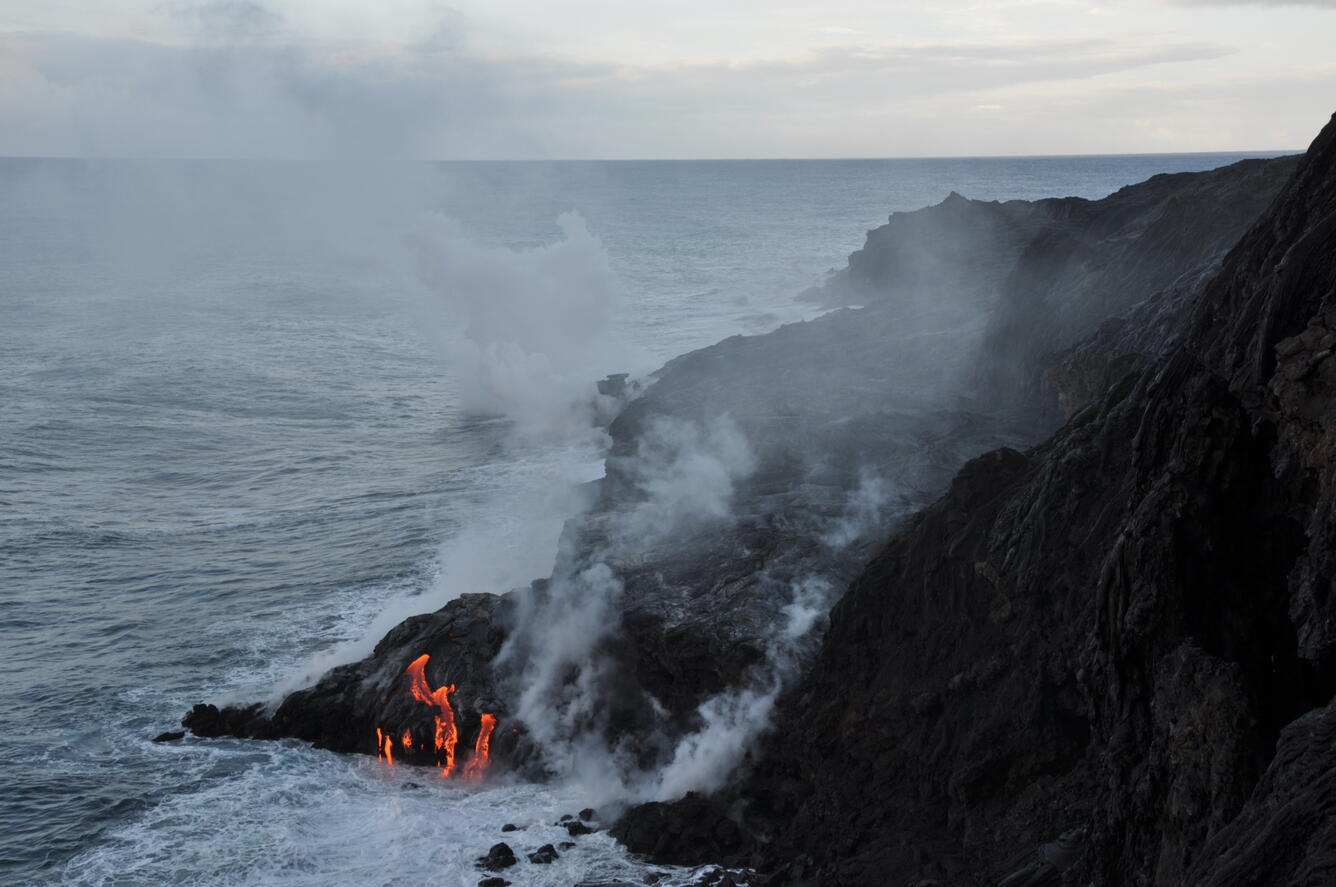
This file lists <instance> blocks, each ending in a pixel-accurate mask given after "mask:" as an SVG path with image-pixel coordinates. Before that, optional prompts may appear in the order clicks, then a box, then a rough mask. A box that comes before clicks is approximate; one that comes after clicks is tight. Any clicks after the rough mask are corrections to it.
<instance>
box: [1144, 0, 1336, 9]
mask: <svg viewBox="0 0 1336 887" xmlns="http://www.w3.org/2000/svg"><path fill="white" fill-rule="evenodd" d="M1160 2H1161V3H1163V4H1164V5H1165V6H1316V7H1319V8H1325V9H1336V0H1160Z"/></svg>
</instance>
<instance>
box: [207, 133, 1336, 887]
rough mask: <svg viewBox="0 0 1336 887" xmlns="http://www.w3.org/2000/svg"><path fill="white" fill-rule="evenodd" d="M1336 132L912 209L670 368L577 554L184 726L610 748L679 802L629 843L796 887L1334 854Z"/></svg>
mask: <svg viewBox="0 0 1336 887" xmlns="http://www.w3.org/2000/svg"><path fill="white" fill-rule="evenodd" d="M1333 143H1336V131H1334V130H1333V128H1332V127H1329V128H1328V130H1326V131H1324V133H1323V135H1322V136H1320V137H1319V139H1318V140H1317V142H1315V143H1314V146H1313V148H1312V149H1310V151H1309V153H1308V154H1307V155H1305V156H1304V157H1303V158H1302V159H1300V158H1278V159H1276V160H1269V161H1244V162H1242V163H1239V164H1234V165H1232V166H1229V167H1224V168H1222V169H1219V170H1213V171H1211V172H1207V173H1185V174H1178V175H1171V176H1156V177H1154V178H1152V179H1150V180H1149V181H1147V182H1145V183H1141V184H1139V185H1133V186H1129V187H1127V188H1124V189H1122V190H1121V191H1119V192H1117V193H1116V194H1114V195H1111V196H1110V197H1108V198H1105V199H1103V200H1099V201H1087V200H1079V199H1076V198H1066V199H1054V200H1044V201H1034V202H1024V201H1012V202H1008V203H983V202H978V201H971V200H967V199H965V198H963V197H960V196H959V195H954V194H953V195H951V196H950V197H948V198H947V200H945V201H944V202H943V203H941V204H939V205H938V206H935V207H930V208H928V209H924V210H920V211H918V212H915V213H897V214H896V215H895V216H892V217H891V219H890V221H889V222H888V224H887V225H886V226H883V227H882V228H879V229H876V230H874V231H872V232H869V235H868V241H867V245H866V246H865V248H864V249H863V250H861V251H859V252H858V253H855V254H854V255H852V256H851V257H850V260H849V265H848V268H846V269H845V270H844V271H842V272H841V273H839V274H837V275H836V276H835V277H834V278H833V279H832V280H831V282H830V283H829V284H828V285H827V287H825V288H824V289H823V290H822V291H821V292H819V293H817V294H815V295H814V298H817V299H819V300H821V301H822V302H824V303H826V304H828V305H832V306H834V305H840V304H844V305H850V304H857V305H861V306H863V307H861V308H859V309H857V310H851V309H843V310H836V311H833V312H831V313H829V314H826V315H823V316H822V317H820V318H818V319H816V320H813V321H809V322H807V323H803V324H794V325H790V326H787V327H783V328H781V329H779V330H777V331H775V332H773V333H771V334H768V335H765V336H757V337H746V338H744V337H735V338H733V339H729V340H726V341H724V342H721V343H719V344H717V345H715V346H712V347H710V348H706V349H702V350H701V351H698V352H693V353H692V354H689V355H685V356H683V357H681V358H678V359H677V360H675V361H672V362H670V363H669V364H668V365H666V366H665V367H664V368H663V369H662V370H660V371H659V372H658V373H656V374H655V377H654V378H653V379H652V380H650V381H649V384H648V387H647V388H646V389H645V391H644V393H643V394H641V395H640V396H639V397H637V398H635V399H634V400H631V401H630V402H629V404H628V405H627V406H626V407H625V408H624V409H623V410H622V411H621V412H620V414H619V415H617V417H616V418H615V419H614V420H613V422H612V424H611V426H610V429H609V433H610V436H611V440H612V444H611V448H610V451H609V455H608V458H607V463H606V476H605V477H604V479H603V480H602V481H600V482H599V483H598V484H597V485H595V488H593V489H591V491H590V492H591V503H590V506H589V508H588V509H587V510H586V511H584V512H583V513H582V514H580V515H577V516H575V517H573V518H572V520H571V521H570V522H569V523H568V525H567V527H566V530H565V532H564V534H563V544H562V547H561V554H560V555H559V557H558V562H557V565H556V568H555V570H554V573H553V575H552V576H551V577H549V578H547V579H544V580H541V581H537V582H535V583H533V584H532V585H531V586H530V587H528V588H524V589H517V590H513V591H510V592H507V593H505V594H469V595H464V596H463V597H461V598H459V599H458V600H456V601H452V602H451V603H449V604H447V605H446V606H445V607H444V608H442V609H441V610H439V611H437V612H436V613H431V614H424V615H422V616H416V617H413V618H411V619H409V620H406V621H405V622H404V623H402V624H401V625H399V626H398V627H396V628H395V629H394V630H392V631H391V632H390V633H389V634H388V635H386V637H385V638H384V639H383V640H381V642H380V643H379V644H378V645H377V647H376V649H375V651H374V652H373V653H372V655H371V656H370V657H368V658H367V659H364V660H362V661H360V662H357V663H352V664H349V665H345V666H340V667H339V668H336V669H334V670H332V671H331V672H329V673H328V674H327V675H325V676H324V677H322V678H321V679H320V680H319V681H318V682H317V683H316V684H315V685H314V686H313V687H310V688H308V689H305V690H300V691H297V692H295V693H293V694H291V695H289V696H288V697H287V698H285V699H284V700H282V701H281V703H279V704H278V705H277V707H274V708H269V707H266V706H263V705H260V704H255V705H250V706H234V707H226V708H223V709H218V708H216V707H214V706H211V705H207V704H201V705H199V706H196V707H195V709H194V710H193V711H192V712H191V713H189V714H188V715H187V716H186V718H185V719H184V721H183V724H184V726H185V727H186V728H188V729H189V730H191V731H192V732H193V733H195V734H196V735H199V736H220V735H235V736H244V737H251V738H256V739H272V738H278V737H295V738H298V739H302V740H305V741H308V742H311V743H314V744H316V745H318V746H321V747H325V748H330V749H333V750H335V751H341V752H352V753H363V754H379V755H382V756H393V758H394V759H395V760H396V761H406V762H409V763H417V764H424V765H426V764H431V765H436V766H441V767H444V768H445V770H446V771H448V772H451V773H452V775H456V776H459V777H461V778H462V777H463V776H465V775H466V774H472V775H473V776H476V777H477V778H483V777H484V776H485V775H486V772H487V771H486V769H485V768H494V769H493V770H491V771H490V772H499V771H503V770H504V771H509V772H510V773H512V774H514V775H515V776H516V777H517V778H535V779H539V778H544V777H545V776H548V775H551V774H555V773H560V772H561V771H562V763H563V762H562V758H561V755H560V754H559V753H558V751H557V749H558V748H569V747H574V745H576V744H579V745H580V747H581V748H582V749H583V748H587V747H589V746H590V744H591V743H593V744H595V745H597V747H598V748H600V749H603V750H606V751H607V752H608V754H609V761H611V762H613V763H614V764H615V765H616V766H617V767H618V768H620V770H619V772H620V774H621V777H622V778H623V779H624V780H625V781H626V784H627V785H634V786H635V788H636V792H634V795H637V796H640V797H644V796H645V795H649V796H651V797H655V798H656V799H657V800H656V801H655V802H654V803H651V804H647V805H642V806H639V807H635V808H633V809H631V810H630V812H629V813H627V815H626V816H625V817H624V818H623V819H622V820H621V822H619V823H618V824H617V825H616V826H615V827H614V829H613V834H614V835H616V836H617V837H618V838H619V839H621V840H623V841H624V842H625V843H626V844H627V845H628V846H629V847H630V848H631V849H632V850H633V851H635V852H640V853H645V854H648V855H650V856H651V857H652V858H654V859H655V860H656V861H660V862H665V863H683V864H687V863H690V864H699V863H720V864H725V865H737V866H747V867H750V868H753V869H756V870H758V871H760V872H764V873H765V877H767V878H769V879H770V882H772V883H776V884H831V885H835V884H844V885H853V884H884V883H906V884H922V883H942V884H946V883H969V884H975V883H977V884H993V883H1007V884H1009V885H1013V887H1014V885H1018V884H1040V883H1059V882H1064V883H1065V882H1067V881H1068V880H1070V882H1071V883H1078V882H1079V883H1082V884H1085V883H1095V884H1110V885H1112V884H1125V883H1147V884H1151V883H1156V884H1171V883H1202V884H1206V883H1219V884H1226V883H1241V881H1238V880H1230V878H1231V877H1233V875H1231V874H1229V873H1230V872H1232V871H1243V870H1244V869H1246V870H1248V871H1250V872H1252V873H1253V875H1250V877H1255V878H1256V880H1249V881H1247V883H1259V884H1261V883H1266V884H1270V883H1277V884H1279V883H1291V881H1287V880H1284V879H1283V878H1281V877H1280V876H1279V875H1277V876H1275V877H1274V878H1271V876H1264V872H1265V866H1264V865H1263V863H1264V862H1265V861H1267V860H1271V861H1273V862H1275V861H1276V860H1280V861H1281V862H1283V863H1284V864H1285V865H1287V866H1288V868H1284V871H1287V872H1289V873H1290V874H1291V875H1293V874H1295V873H1296V872H1299V871H1300V869H1299V868H1297V867H1296V866H1300V865H1301V864H1302V865H1308V866H1309V869H1311V870H1312V871H1317V869H1315V868H1312V866H1315V865H1318V864H1319V863H1321V864H1322V865H1325V864H1326V863H1325V862H1323V860H1327V859H1329V858H1331V859H1336V857H1329V856H1328V855H1324V854H1328V853H1329V850H1328V849H1327V845H1326V844H1323V843H1322V841H1321V840H1319V839H1320V838H1321V837H1322V835H1323V834H1325V832H1323V831H1322V830H1321V829H1322V827H1324V826H1323V825H1322V824H1323V823H1325V827H1326V828H1330V824H1331V822H1332V820H1331V819H1330V817H1329V816H1327V817H1324V816H1323V815H1321V814H1322V811H1323V810H1324V809H1325V808H1324V807H1323V806H1322V805H1323V804H1327V803H1329V802H1328V801H1324V800H1322V798H1321V797H1320V796H1319V795H1318V794H1317V792H1316V786H1317V785H1320V778H1317V779H1314V780H1309V783H1306V784H1298V783H1295V782H1294V779H1295V778H1296V774H1300V773H1304V772H1307V770H1312V769H1313V768H1314V767H1317V769H1316V770H1314V771H1313V772H1314V773H1317V774H1319V776H1320V774H1321V773H1323V772H1326V771H1324V770H1322V769H1321V762H1322V760H1324V759H1323V758H1322V757H1321V755H1323V754H1327V752H1326V751H1325V750H1324V749H1322V748H1321V743H1322V737H1323V736H1326V735H1327V734H1328V733H1330V732H1331V731H1330V730H1328V727H1329V726H1330V725H1327V723H1326V720H1324V718H1325V717H1326V716H1325V714H1323V713H1324V712H1325V711H1326V710H1325V709H1324V708H1320V706H1324V705H1326V703H1327V701H1328V700H1329V698H1330V696H1331V692H1332V691H1333V690H1336V684H1332V683H1331V679H1330V677H1329V675H1330V673H1331V670H1332V665H1331V653H1330V652H1329V648H1330V645H1331V644H1332V643H1336V642H1332V641H1329V639H1328V638H1327V633H1328V628H1327V626H1329V625H1330V624H1334V623H1332V621H1331V620H1332V618H1333V617H1332V615H1331V614H1329V613H1327V610H1326V607H1327V603H1326V602H1327V598H1328V592H1329V590H1330V583H1331V581H1332V580H1331V578H1330V577H1331V576H1332V575H1336V571H1333V568H1332V564H1331V559H1332V557H1333V551H1329V550H1326V547H1325V544H1326V543H1328V542H1329V540H1330V539H1332V538H1336V537H1333V536H1332V535H1331V533H1330V530H1331V526H1330V522H1331V517H1330V515H1331V513H1332V509H1331V504H1330V503H1331V501H1332V496H1331V492H1330V488H1329V486H1328V485H1327V481H1326V476H1327V473H1328V472H1329V470H1330V459H1331V453H1332V452H1333V449H1332V447H1331V437H1330V435H1331V431H1330V422H1331V415H1332V406H1331V404H1332V403H1333V401H1332V400H1331V398H1330V394H1331V392H1330V391H1329V390H1328V387H1327V386H1329V385H1330V384H1334V383H1336V381H1334V380H1331V379H1329V378H1328V377H1329V376H1330V374H1331V373H1333V372H1334V371H1333V369H1332V366H1333V365H1336V362H1332V361H1330V360H1329V359H1328V353H1329V352H1330V349H1331V345H1330V344H1329V343H1328V344H1324V343H1327V339H1328V338H1330V337H1331V335H1332V333H1330V332H1328V331H1329V330H1336V320H1332V318H1330V317H1329V316H1328V315H1329V314H1330V312H1331V310H1333V309H1331V307H1330V304H1329V302H1330V300H1331V298H1336V296H1333V295H1332V293H1331V292H1330V290H1331V287H1332V274H1333V270H1332V256H1333V255H1336V250H1334V249H1333V248H1332V244H1333V230H1332V229H1333V227H1334V225H1333V223H1331V221H1330V219H1331V218H1333V216H1332V215H1331V212H1332V208H1333V202H1334V201H1336V167H1334V164H1336V145H1334V144H1333ZM1287 181H1288V184H1286V183H1287ZM1277 194H1279V195H1280V196H1279V197H1277ZM1268 207H1269V208H1268ZM1240 238H1242V240H1241V241H1240ZM1236 243H1237V244H1238V245H1237V246H1236V245H1235V244H1236ZM1231 248H1232V249H1231ZM1055 432H1056V433H1055ZM1050 434H1052V435H1053V436H1052V437H1049V438H1048V439H1047V440H1046V441H1045V440H1044V438H1045V437H1046V436H1048V435H1050ZM1041 441H1043V442H1041ZM943 491H945V492H944V493H943ZM888 537H889V539H890V541H889V542H887V541H886V540H887V538H888ZM846 589H847V590H846ZM836 601H838V603H835V602H836ZM831 604H834V609H833V610H831V612H830V615H829V627H828V628H826V620H825V619H824V618H823V617H822V615H821V614H822V613H824V612H825V610H826V609H827V608H828V607H829V606H830V605H831ZM798 622H801V623H802V626H801V628H802V630H801V631H799V630H798V629H797V628H795V627H794V626H795V624H797V623H798ZM554 636H558V637H559V639H560V640H562V643H561V644H557V643H556V642H555V641H554ZM572 639H578V641H579V643H575V642H574V641H573V640H572ZM424 657H425V658H424ZM415 666H417V668H416V671H415V670H414V667H415ZM447 688H453V689H449V690H448V692H447ZM540 697H541V698H540ZM730 705H732V706H734V708H729V706H730ZM747 706H751V707H750V708H748V707H747ZM771 706H775V708H774V711H773V729H769V730H767V729H766V727H767V726H768V725H769V724H770V720H771V714H772V711H771ZM735 711H744V712H747V713H749V714H748V716H749V717H751V716H752V715H755V716H754V717H752V720H753V721H755V723H751V722H748V723H742V722H741V721H736V722H735V721H730V720H729V718H730V717H733V716H734V714H735ZM539 712H541V716H539V715H538V714H536V713H539ZM757 713H759V714H757ZM1296 719H1298V720H1296ZM721 723H726V724H728V725H729V726H730V728H731V729H735V730H737V731H750V732H734V733H733V734H731V736H732V737H733V738H737V737H741V738H742V739H744V740H745V742H743V744H742V750H741V752H740V754H739V755H738V756H736V757H735V758H732V759H728V760H724V759H719V760H710V761H708V762H706V763H710V764H712V765H714V769H709V768H707V767H705V766H704V764H702V762H701V760H700V759H699V758H696V759H693V761H692V763H693V765H694V768H693V769H691V770H690V771H689V772H688V771H687V769H686V768H684V767H682V766H680V765H681V764H682V762H683V761H684V760H685V755H686V754H687V753H688V752H692V753H697V754H699V752H700V747H701V746H700V743H701V742H704V741H705V740H708V739H709V738H710V737H711V736H712V735H714V734H712V733H710V731H711V730H713V729H716V728H717V727H718V725H719V724H721ZM1333 723H1336V720H1333ZM1332 729H1336V728H1332ZM1324 731H1325V732H1324ZM694 737H701V738H700V739H699V740H698V741H697V740H694V739H693V738H694ZM387 739H388V741H389V745H388V746H387V745H386V742H387ZM693 742H694V743H695V744H693ZM447 751H448V755H447ZM447 757H448V760H449V762H450V763H449V766H447V765H446V758H447ZM484 759H485V763H483V764H479V763H476V762H479V761H483V760H484ZM1278 767H1280V768H1282V769H1280V770H1278V769H1277V768H1278ZM1306 768H1307V770H1306ZM646 774H656V776H655V780H656V781H653V782H652V783H648V782H645V778H646V776H645V775H646ZM665 774H668V775H665ZM702 774H705V775H702ZM670 777H672V778H670ZM636 780H640V781H638V782H637V781H636ZM647 786H648V787H647ZM690 789H702V790H704V793H703V794H690V795H688V796H687V797H686V798H685V799H682V800H677V799H678V798H680V797H681V795H682V792H683V791H685V790H690ZM1259 792H1260V793H1261V794H1260V795H1259V794H1258V793H1259ZM1296 798H1298V799H1299V800H1298V801H1295V799H1296ZM1304 799H1307V800H1304ZM1282 801H1283V802H1284V803H1286V804H1291V803H1308V804H1309V805H1310V806H1311V807H1312V810H1311V811H1310V812H1311V817H1309V816H1308V814H1305V817H1301V818H1304V819H1305V821H1304V823H1299V824H1296V815H1292V814H1293V811H1291V813H1285V812H1284V810H1285V809H1289V808H1285V807H1284V804H1281V807H1280V808H1277V807H1276V805H1277V804H1279V803H1280V802H1282ZM1277 809H1280V810H1281V812H1277ZM1287 816H1288V817H1289V818H1288V819H1287V818H1285V817H1287ZM1308 818H1312V819H1313V824H1312V825H1311V827H1310V826H1309V823H1308ZM1230 829H1233V830H1234V832H1235V833H1237V834H1236V836H1235V837H1234V838H1232V839H1228V840H1227V839H1225V838H1223V837H1222V836H1223V835H1227V834H1229V833H1230ZM1245 838H1246V840H1245ZM1301 838H1302V840H1300V839H1301ZM1305 841H1307V842H1308V843H1306V844H1305V843H1304V842H1305ZM1310 846H1311V847H1313V848H1316V849H1313V850H1311V851H1305V850H1303V848H1304V847H1310ZM1215 847H1219V848H1221V849H1220V850H1219V851H1218V852H1216V851H1210V850H1204V849H1203V848H1215ZM1250 848H1252V849H1250ZM1226 850H1228V852H1225V851H1226ZM1222 860H1223V861H1222ZM1294 860H1298V861H1297V862H1294ZM1224 861H1228V865H1230V866H1234V867H1235V868H1234V869H1226V868H1221V866H1223V865H1225V864H1226V863H1225V862H1224ZM1291 862H1294V864H1290V863H1291ZM1276 864H1277V865H1280V864H1281V863H1280V862H1276ZM1282 868H1283V866H1282ZM1309 869H1304V871H1308V870H1309ZM1279 870H1280V869H1278V871H1279ZM1012 876H1015V877H1012ZM1286 877H1289V875H1287V876H1286ZM1054 878H1057V879H1058V880H1053V879H1054ZM1268 878H1269V879H1268ZM1027 879H1028V880H1027ZM1043 879H1048V880H1043ZM1319 881H1320V879H1319V880H1309V881H1307V882H1306V883H1319Z"/></svg>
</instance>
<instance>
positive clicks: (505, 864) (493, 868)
mask: <svg viewBox="0 0 1336 887" xmlns="http://www.w3.org/2000/svg"><path fill="white" fill-rule="evenodd" d="M517 862H519V860H518V859H516V858H515V851H513V850H511V849H510V845H509V844H493V845H492V849H491V850H488V851H487V855H486V856H480V857H478V868H483V869H487V870H488V871H489V872H499V871H501V870H502V869H507V868H510V867H511V866H512V865H514V864H515V863H517Z"/></svg>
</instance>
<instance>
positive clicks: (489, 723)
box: [464, 714, 496, 779]
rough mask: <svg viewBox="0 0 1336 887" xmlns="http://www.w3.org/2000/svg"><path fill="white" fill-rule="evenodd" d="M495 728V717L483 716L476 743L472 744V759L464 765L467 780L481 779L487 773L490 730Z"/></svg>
mask: <svg viewBox="0 0 1336 887" xmlns="http://www.w3.org/2000/svg"><path fill="white" fill-rule="evenodd" d="M495 728H496V715H490V714H484V715H483V716H482V726H481V727H480V728H479V729H478V741H477V742H475V743H473V757H471V758H469V762H468V763H467V764H465V765H464V776H465V777H467V778H468V779H482V775H483V774H484V773H486V772H487V765H488V764H490V763H492V730H493V729H495Z"/></svg>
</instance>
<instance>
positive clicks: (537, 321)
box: [412, 213, 632, 440]
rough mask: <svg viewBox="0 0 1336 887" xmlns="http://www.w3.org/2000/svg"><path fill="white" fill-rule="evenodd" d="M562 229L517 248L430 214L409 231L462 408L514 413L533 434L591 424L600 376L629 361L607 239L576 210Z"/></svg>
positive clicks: (562, 432)
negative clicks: (615, 322) (617, 320)
mask: <svg viewBox="0 0 1336 887" xmlns="http://www.w3.org/2000/svg"><path fill="white" fill-rule="evenodd" d="M557 226H558V227H559V228H560V229H561V233H562V238H561V239H560V240H557V241H555V242H553V243H551V244H548V245H546V246H542V247H538V248H536V249H529V250H514V249H508V248H505V247H488V246H482V245H480V244H478V243H476V242H475V241H473V240H472V239H470V238H469V237H467V236H466V235H465V234H464V232H463V230H462V229H461V227H460V225H459V224H458V223H457V222H455V221H453V220H451V219H448V218H446V217H444V216H442V215H439V214H430V215H428V216H427V218H426V219H425V221H424V223H423V225H422V227H421V228H420V229H419V231H418V232H417V233H416V234H415V235H414V237H413V238H412V243H413V245H414V246H415V247H416V252H417V256H418V260H419V268H420V275H421V278H422V280H423V282H424V283H425V285H426V286H427V288H428V291H429V293H430V295H431V296H432V297H434V299H435V300H436V306H437V307H439V309H440V311H441V312H442V314H443V315H444V320H445V326H444V329H443V330H442V335H443V337H444V340H445V343H446V350H447V356H448V359H449V362H450V365H451V368H452V370H453V372H454V374H455V376H456V377H457V379H458V382H459V384H460V386H461V387H460V393H461V396H462V397H463V400H464V404H465V407H466V408H467V409H469V410H472V411H475V412H478V413H484V414H492V415H504V416H507V417H509V418H511V419H513V420H515V423H516V426H517V430H518V431H519V432H520V433H521V434H522V435H523V436H524V437H525V438H526V439H530V440H550V439H552V438H554V437H557V438H561V437H566V436H568V435H570V434H572V433H581V432H584V431H587V430H588V429H589V428H590V427H591V425H592V424H593V422H594V420H595V418H596V417H597V416H598V415H599V414H600V404H599V398H600V397H601V395H599V393H598V391H597V389H596V387H595V382H596V381H597V380H598V379H600V378H601V377H603V376H606V375H608V374H609V373H613V372H618V371H624V370H626V369H627V368H628V364H630V363H631V362H632V361H631V357H630V352H629V351H628V350H627V349H625V348H624V347H621V346H620V344H619V343H618V342H617V340H616V339H615V338H614V337H613V336H612V335H610V331H609V330H610V323H611V319H612V315H613V312H614V311H615V309H616V307H617V304H618V301H619V289H618V284H617V278H616V276H615V275H614V274H613V272H612V268H611V266H610V264H609V262H608V255H607V252H606V251H605V250H604V248H603V244H602V243H601V242H600V241H599V239H598V238H597V237H596V236H594V235H593V234H591V233H590V232H589V229H588V227H587V226H586V224H585V222H584V219H582V218H581V217H580V216H579V215H578V214H576V213H565V214H563V215H561V216H560V217H558V219H557ZM602 412H606V405H605V406H604V407H603V409H602Z"/></svg>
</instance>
